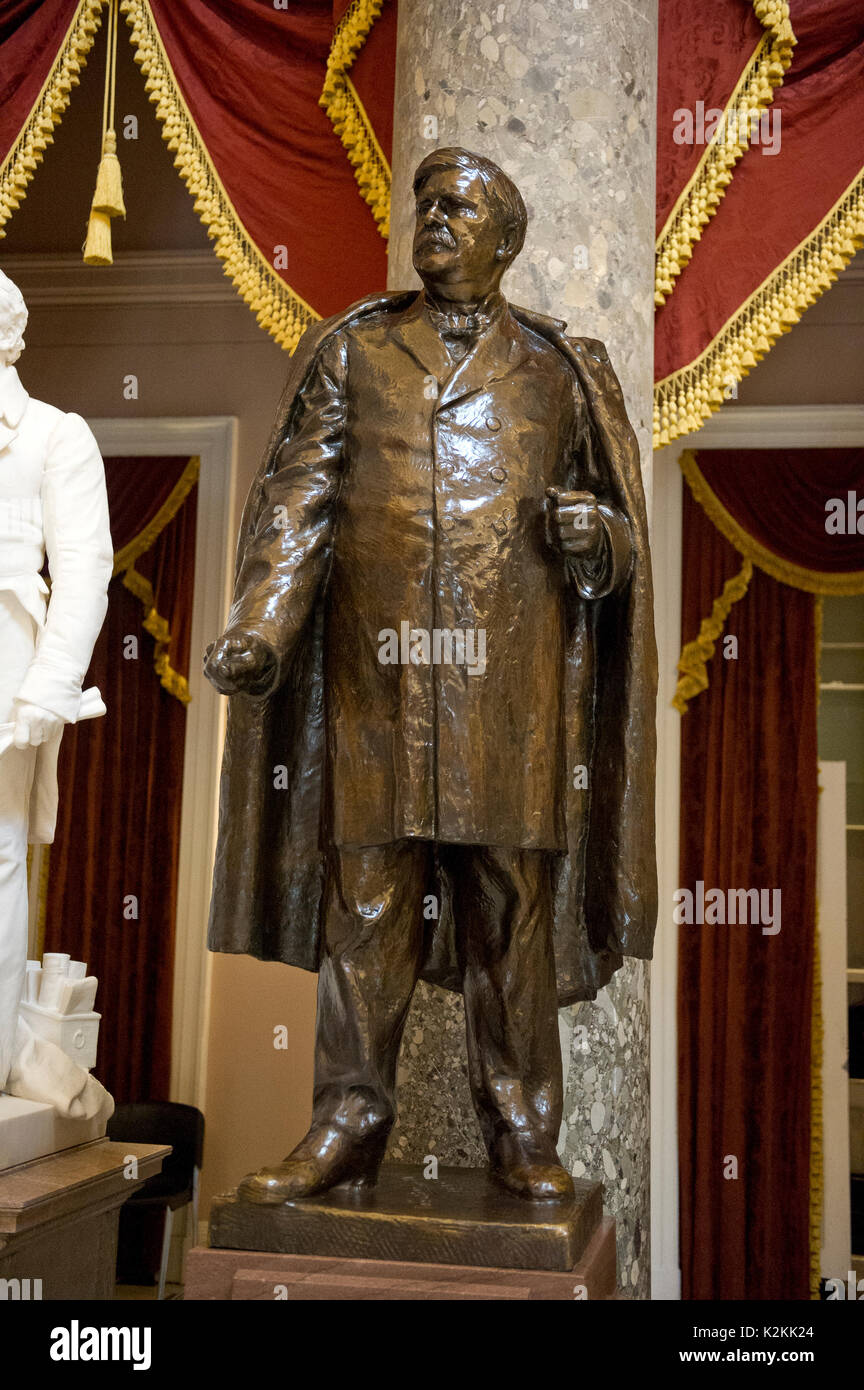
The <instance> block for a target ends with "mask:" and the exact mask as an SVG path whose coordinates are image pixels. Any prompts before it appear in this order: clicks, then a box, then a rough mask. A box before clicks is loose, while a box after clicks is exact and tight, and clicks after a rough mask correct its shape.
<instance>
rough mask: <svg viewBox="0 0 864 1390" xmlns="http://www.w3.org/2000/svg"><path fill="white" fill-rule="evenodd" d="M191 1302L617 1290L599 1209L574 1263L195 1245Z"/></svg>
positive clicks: (611, 1293)
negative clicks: (552, 1265) (545, 1265)
mask: <svg viewBox="0 0 864 1390" xmlns="http://www.w3.org/2000/svg"><path fill="white" fill-rule="evenodd" d="M183 1297H184V1298H185V1299H186V1301H187V1303H189V1302H193V1303H195V1302H205V1303H206V1302H213V1301H215V1302H220V1303H225V1302H229V1303H237V1302H240V1303H244V1302H252V1303H272V1302H274V1301H277V1300H278V1301H287V1302H290V1303H298V1302H299V1303H309V1302H313V1303H318V1302H325V1303H334V1302H344V1301H348V1302H374V1303H382V1302H399V1303H404V1302H421V1303H425V1302H432V1301H434V1302H442V1301H444V1302H456V1303H462V1302H493V1301H494V1302H498V1301H500V1300H501V1299H505V1300H513V1299H516V1300H521V1301H528V1302H538V1301H539V1302H544V1303H548V1302H557V1303H573V1302H574V1301H577V1300H587V1301H588V1302H592V1303H596V1302H597V1301H598V1300H604V1299H614V1298H617V1297H620V1295H619V1294H618V1293H617V1292H616V1289H615V1222H614V1221H613V1220H612V1219H611V1217H608V1216H604V1218H603V1220H602V1221H601V1223H600V1225H599V1226H598V1228H597V1230H596V1231H595V1232H594V1234H593V1236H592V1237H591V1239H590V1241H589V1242H588V1246H587V1248H586V1250H585V1251H584V1253H583V1254H582V1255H581V1257H580V1258H579V1259H578V1260H577V1262H576V1264H575V1265H574V1267H573V1268H572V1269H569V1270H567V1271H566V1273H561V1272H559V1271H558V1270H551V1269H493V1268H486V1269H478V1268H477V1266H476V1265H443V1264H442V1265H436V1264H415V1263H412V1262H410V1261H406V1260H350V1259H342V1258H340V1257H339V1256H338V1255H267V1254H262V1253H261V1252H260V1251H257V1250H251V1251H250V1250H210V1249H203V1248H201V1247H198V1248H197V1249H195V1250H190V1251H189V1254H188V1256H187V1257H186V1286H185V1290H184V1294H183Z"/></svg>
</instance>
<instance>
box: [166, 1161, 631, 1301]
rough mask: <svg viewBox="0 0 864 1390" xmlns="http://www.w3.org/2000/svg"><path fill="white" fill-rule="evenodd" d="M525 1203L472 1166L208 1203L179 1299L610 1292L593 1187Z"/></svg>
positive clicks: (606, 1246) (608, 1259) (611, 1265)
mask: <svg viewBox="0 0 864 1390" xmlns="http://www.w3.org/2000/svg"><path fill="white" fill-rule="evenodd" d="M575 1186H576V1191H575V1195H574V1197H573V1198H572V1199H571V1200H569V1201H562V1202H528V1201H524V1200H523V1199H521V1198H519V1197H515V1196H512V1195H511V1194H510V1193H508V1192H506V1191H505V1190H504V1189H503V1188H501V1187H499V1186H498V1185H497V1184H495V1183H493V1182H492V1180H491V1179H490V1178H489V1175H488V1173H487V1172H486V1171H485V1170H482V1169H474V1168H441V1169H439V1170H438V1176H437V1178H431V1177H430V1178H427V1177H425V1176H424V1173H423V1169H422V1168H420V1167H419V1166H415V1165H411V1164H386V1163H385V1164H384V1165H383V1167H382V1169H381V1173H380V1175H379V1179H378V1182H377V1184H376V1186H375V1187H374V1188H352V1187H348V1186H346V1187H336V1188H332V1189H331V1190H330V1191H329V1192H325V1193H323V1194H322V1195H321V1196H320V1197H307V1198H304V1199H302V1200H297V1201H293V1202H283V1203H280V1204H278V1205H273V1206H270V1205H258V1204H256V1203H253V1202H249V1201H244V1200H242V1199H241V1198H238V1196H237V1195H236V1193H230V1194H228V1195H227V1196H223V1197H217V1198H216V1199H215V1201H214V1203H213V1206H212V1209H211V1213H210V1249H209V1250H195V1251H192V1252H191V1255H190V1260H189V1262H188V1264H187V1269H186V1298H187V1299H215V1298H228V1299H234V1300H241V1299H244V1300H245V1299H250V1300H256V1299H257V1300H264V1301H266V1300H273V1299H275V1298H282V1299H289V1300H295V1299H296V1300H312V1299H333V1298H337V1299H361V1300H385V1299H395V1300H404V1299H485V1298H490V1299H498V1298H505V1299H507V1298H512V1299H547V1300H548V1299H567V1300H573V1299H574V1298H577V1299H578V1298H608V1297H611V1296H612V1294H613V1293H614V1291H615V1273H616V1265H615V1223H614V1222H613V1221H610V1220H607V1219H604V1217H603V1201H602V1193H601V1189H600V1185H599V1183H589V1182H577V1183H576V1185H575Z"/></svg>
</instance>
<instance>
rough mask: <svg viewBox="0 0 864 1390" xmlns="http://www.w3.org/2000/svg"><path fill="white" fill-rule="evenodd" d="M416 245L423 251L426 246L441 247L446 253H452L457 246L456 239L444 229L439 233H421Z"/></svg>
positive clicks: (438, 231)
mask: <svg viewBox="0 0 864 1390" xmlns="http://www.w3.org/2000/svg"><path fill="white" fill-rule="evenodd" d="M416 244H417V246H418V247H419V248H421V249H422V248H423V247H424V246H440V247H441V248H442V249H444V250H446V251H452V250H453V249H454V248H455V246H456V238H455V237H454V236H452V235H451V233H450V232H448V231H445V230H443V229H442V230H437V231H433V230H427V231H425V232H421V233H420V234H419V235H418V236H417V238H416Z"/></svg>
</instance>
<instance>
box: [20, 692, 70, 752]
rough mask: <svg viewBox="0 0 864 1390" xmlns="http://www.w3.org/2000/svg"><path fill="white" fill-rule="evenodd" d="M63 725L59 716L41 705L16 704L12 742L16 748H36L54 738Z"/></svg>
mask: <svg viewBox="0 0 864 1390" xmlns="http://www.w3.org/2000/svg"><path fill="white" fill-rule="evenodd" d="M64 723H65V721H64V720H63V719H61V718H60V715H59V714H54V713H53V712H52V711H51V710H50V709H44V708H43V706H42V705H30V704H26V703H22V704H16V706H15V732H14V733H13V735H12V742H13V743H14V745H15V747H16V748H38V746H39V744H40V743H47V742H48V741H49V739H52V738H55V737H56V736H57V734H59V732H60V730H61V729H62V728H63V725H64Z"/></svg>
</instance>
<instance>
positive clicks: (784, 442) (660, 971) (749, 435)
mask: <svg viewBox="0 0 864 1390" xmlns="http://www.w3.org/2000/svg"><path fill="white" fill-rule="evenodd" d="M862 445H864V406H862V405H800V406H787V405H779V406H739V405H730V406H728V407H727V408H724V409H722V410H720V411H719V412H718V413H717V414H716V415H713V416H712V417H711V419H710V420H708V421H706V423H705V425H704V426H703V428H702V429H701V430H699V431H697V433H695V434H689V435H685V436H684V437H683V438H681V439H677V440H676V441H675V442H674V444H670V445H668V446H667V447H666V448H665V449H662V450H658V451H657V452H655V454H654V469H653V473H654V518H653V523H654V524H653V540H652V547H653V555H654V573H655V583H656V595H657V606H656V612H657V636H658V647H659V657H660V695H659V704H658V717H657V731H658V732H657V743H658V758H657V859H658V871H659V881H660V882H659V887H660V912H659V919H658V932H657V945H656V948H655V954H654V961H653V964H652V968H651V1280H652V1284H651V1296H652V1298H655V1299H678V1298H680V1297H681V1273H680V1265H679V1211H678V1066H677V1046H678V1038H677V1026H676V1010H677V993H678V991H677V976H678V929H677V927H676V926H675V924H674V923H673V921H672V894H673V892H674V891H675V889H676V888H677V887H678V852H679V821H678V818H679V813H680V767H681V716H680V715H679V714H678V713H677V711H675V710H673V709H672V708H671V706H670V701H671V699H672V696H673V694H674V691H675V682H676V676H677V672H676V663H677V661H678V657H679V655H680V647H681V642H680V628H681V499H682V476H681V470H680V468H679V466H678V460H679V459H680V457H681V455H682V453H683V452H684V450H685V449H830V448H835V449H836V448H860V447H861V446H862Z"/></svg>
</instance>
